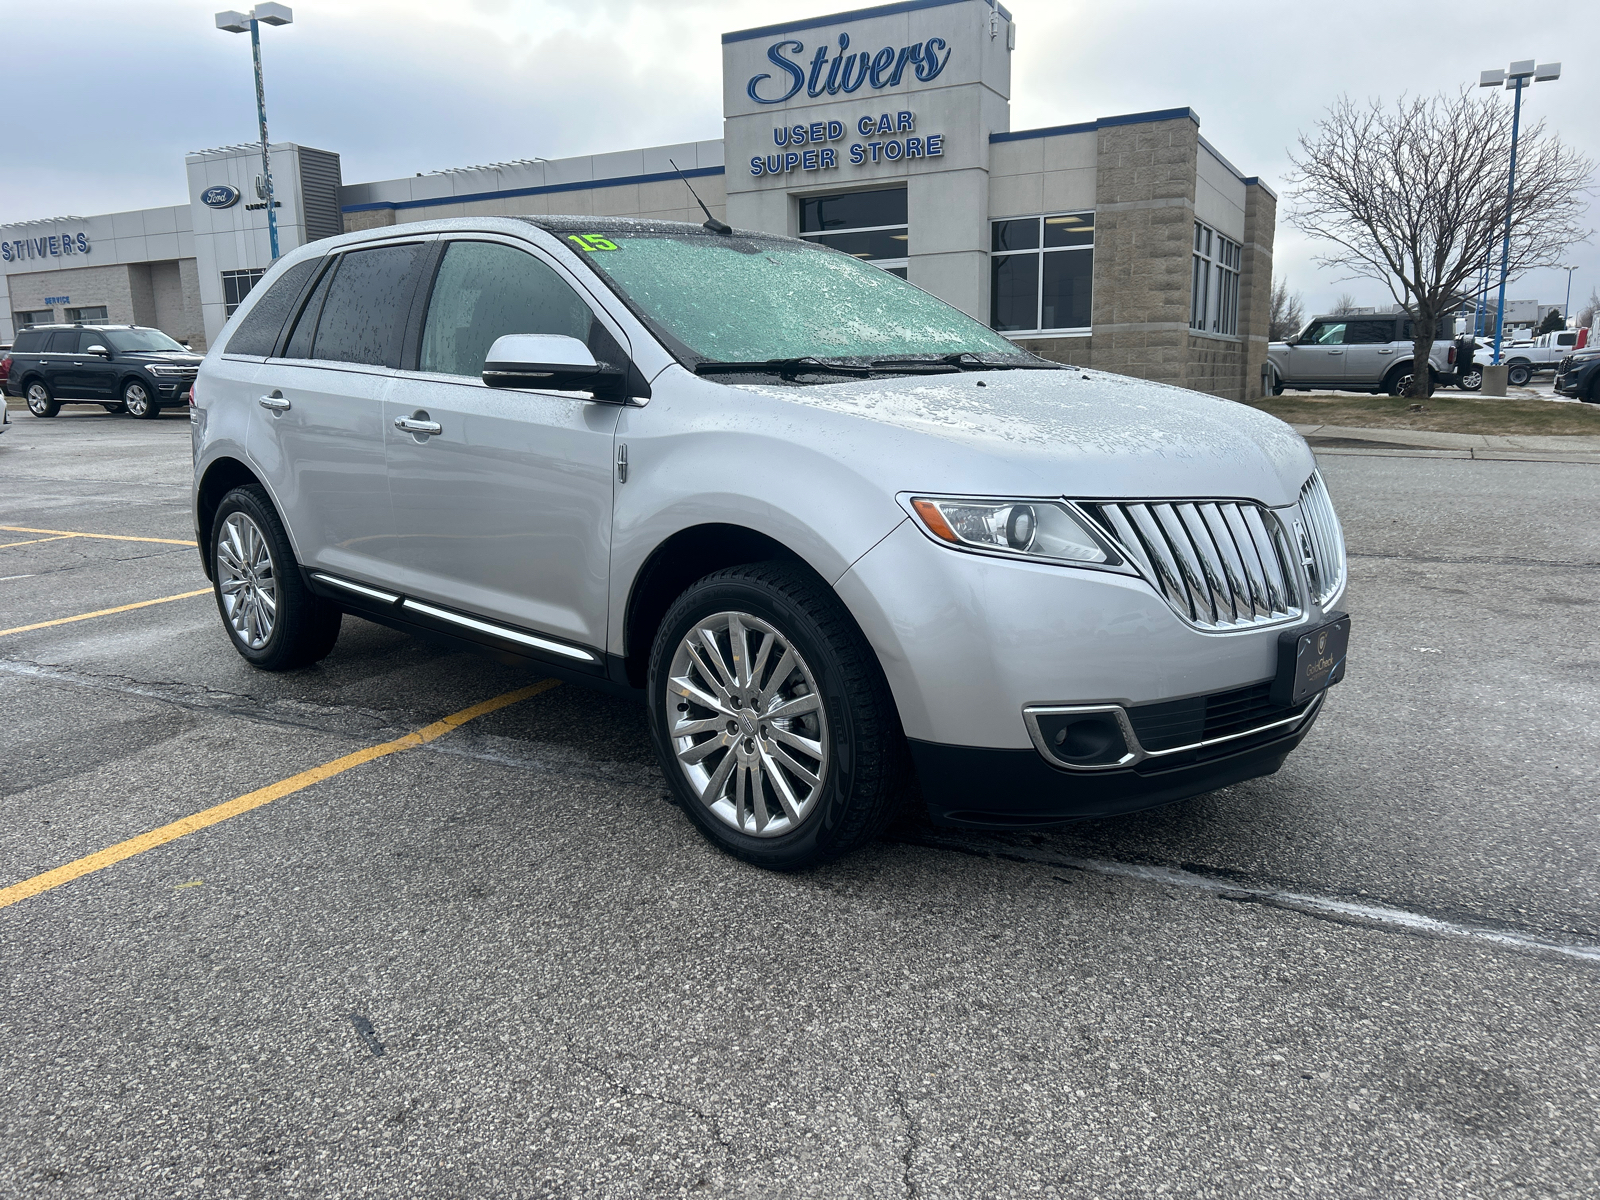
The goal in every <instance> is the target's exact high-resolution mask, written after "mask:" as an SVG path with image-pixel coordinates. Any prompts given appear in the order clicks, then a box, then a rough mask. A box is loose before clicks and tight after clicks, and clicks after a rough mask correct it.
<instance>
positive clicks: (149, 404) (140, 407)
mask: <svg viewBox="0 0 1600 1200" xmlns="http://www.w3.org/2000/svg"><path fill="white" fill-rule="evenodd" d="M122 407H123V409H124V410H125V411H126V412H127V414H128V415H129V416H130V417H137V418H139V420H141V421H153V420H154V419H155V418H156V417H159V416H160V415H161V406H160V405H159V404H157V403H156V398H155V397H154V396H152V395H151V394H150V387H149V385H148V384H145V383H141V382H140V381H139V380H137V379H130V380H128V382H127V383H125V384H123V385H122Z"/></svg>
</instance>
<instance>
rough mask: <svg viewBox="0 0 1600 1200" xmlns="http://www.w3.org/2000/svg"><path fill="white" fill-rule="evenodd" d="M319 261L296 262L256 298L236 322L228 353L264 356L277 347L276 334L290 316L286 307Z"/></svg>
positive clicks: (292, 304)
mask: <svg viewBox="0 0 1600 1200" xmlns="http://www.w3.org/2000/svg"><path fill="white" fill-rule="evenodd" d="M321 263H322V260H321V259H320V258H308V259H306V261H305V262H297V263H295V265H294V266H292V267H290V268H289V269H288V270H287V271H285V272H284V273H283V274H282V275H280V276H278V280H277V282H276V283H274V284H273V285H272V286H271V287H270V288H268V289H267V294H266V295H264V296H262V297H261V298H260V299H259V300H257V301H256V303H255V306H254V307H253V308H251V310H250V311H249V312H247V313H245V315H244V320H243V321H240V322H239V328H238V329H235V330H234V331H233V336H232V337H231V338H229V339H228V350H227V352H228V353H229V354H259V355H261V356H262V357H265V356H267V355H269V354H271V353H272V352H273V351H274V350H276V349H277V348H278V335H279V334H281V333H282V332H283V323H284V322H285V321H287V320H288V319H289V310H290V309H292V308H293V307H294V302H295V301H296V300H298V299H299V298H300V293H301V291H302V290H303V289H304V288H305V286H306V281H307V280H309V279H310V278H311V275H312V272H314V271H315V270H316V269H317V267H319V266H320V265H321Z"/></svg>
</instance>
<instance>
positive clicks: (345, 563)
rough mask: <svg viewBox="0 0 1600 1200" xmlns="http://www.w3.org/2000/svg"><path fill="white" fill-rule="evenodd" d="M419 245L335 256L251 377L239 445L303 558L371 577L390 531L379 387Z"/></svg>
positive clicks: (388, 369)
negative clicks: (243, 444) (251, 394)
mask: <svg viewBox="0 0 1600 1200" xmlns="http://www.w3.org/2000/svg"><path fill="white" fill-rule="evenodd" d="M427 250H428V243H427V242H426V241H421V240H414V241H410V242H399V243H389V244H384V245H380V246H373V247H367V246H362V247H357V248H355V249H351V250H348V251H346V252H344V253H343V254H340V255H337V256H335V257H333V258H332V259H331V260H330V261H329V262H328V263H327V265H326V266H325V267H324V269H323V272H322V275H321V278H320V279H319V280H318V281H317V283H316V286H315V287H313V288H312V289H311V291H310V293H309V295H308V296H307V297H306V299H305V300H304V302H303V303H302V304H301V306H300V311H299V313H298V315H297V316H296V317H295V319H294V321H293V326H292V332H291V333H290V334H289V337H288V340H287V342H285V344H284V346H283V350H282V354H281V357H275V358H269V359H268V360H267V362H265V363H264V364H263V365H262V366H261V367H260V368H259V369H258V370H257V371H256V374H255V381H254V382H255V386H254V390H255V391H257V392H258V395H257V396H256V398H255V405H254V408H253V410H252V413H251V425H250V429H249V435H248V441H247V449H248V453H249V455H250V457H251V458H252V459H253V460H255V462H256V463H257V464H258V465H259V466H260V468H261V469H262V471H263V472H264V474H265V475H266V478H267V480H268V482H269V484H270V485H271V487H272V490H273V495H274V497H275V499H276V500H277V503H278V507H279V511H280V513H281V515H282V517H283V519H284V523H285V524H286V525H287V526H288V529H289V536H290V538H291V539H292V540H293V542H294V546H295V552H296V554H297V555H298V556H299V558H300V561H301V562H302V563H304V564H305V565H307V566H314V567H321V568H323V569H325V570H328V571H331V572H334V573H336V574H339V575H341V576H348V577H351V578H354V579H358V580H361V579H366V580H371V581H375V582H381V581H382V580H383V578H384V573H385V570H386V564H387V558H386V548H387V543H388V540H389V539H390V537H391V536H392V535H393V531H394V514H393V510H392V509H391V507H390V504H389V483H388V477H387V474H386V472H385V467H384V438H383V401H384V392H385V390H386V389H387V388H388V386H389V384H390V382H391V381H392V379H393V376H394V372H395V368H396V367H397V366H398V364H399V362H400V349H401V345H402V342H403V338H404V327H405V322H406V318H407V316H408V315H409V312H410V306H411V300H412V295H413V293H414V292H415V290H416V285H417V280H418V278H419V276H420V273H421V268H422V265H423V262H424V259H425V257H426V252H427Z"/></svg>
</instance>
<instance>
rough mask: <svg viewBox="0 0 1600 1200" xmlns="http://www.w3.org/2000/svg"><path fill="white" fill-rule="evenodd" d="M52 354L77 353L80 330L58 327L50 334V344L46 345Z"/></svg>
mask: <svg viewBox="0 0 1600 1200" xmlns="http://www.w3.org/2000/svg"><path fill="white" fill-rule="evenodd" d="M45 349H46V350H48V351H49V352H50V353H51V354H76V353H77V352H78V331H77V330H76V329H58V330H56V331H55V332H54V333H52V334H51V335H50V344H49V345H48V346H46V347H45Z"/></svg>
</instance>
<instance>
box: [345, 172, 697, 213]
mask: <svg viewBox="0 0 1600 1200" xmlns="http://www.w3.org/2000/svg"><path fill="white" fill-rule="evenodd" d="M726 171H727V168H726V167H695V168H694V169H693V170H689V171H685V172H683V174H682V175H679V173H678V172H676V171H658V172H656V173H655V174H653V175H619V176H616V177H614V178H611V179H581V180H579V181H577V182H576V183H548V184H545V185H544V186H542V187H527V188H508V189H506V190H505V191H501V192H470V193H468V194H467V195H464V196H428V197H426V198H424V199H422V200H377V201H374V202H373V203H371V204H346V205H344V207H342V208H341V209H340V210H339V211H340V212H373V211H375V210H376V209H380V208H393V209H401V208H438V207H439V206H440V205H444V204H475V203H477V202H478V201H480V200H507V199H510V198H511V197H512V196H543V195H547V194H549V193H551V192H586V191H589V190H591V189H592V188H608V187H626V186H627V185H628V184H630V183H668V182H670V181H672V180H674V179H681V178H684V177H688V178H689V179H699V178H700V177H701V176H703V175H722V174H724V173H726Z"/></svg>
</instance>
